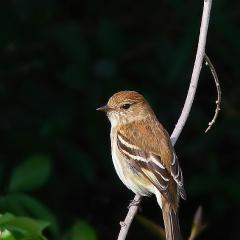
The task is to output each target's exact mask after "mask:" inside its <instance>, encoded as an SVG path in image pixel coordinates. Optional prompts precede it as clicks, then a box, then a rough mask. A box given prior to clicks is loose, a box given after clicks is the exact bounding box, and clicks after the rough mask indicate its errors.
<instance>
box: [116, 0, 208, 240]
mask: <svg viewBox="0 0 240 240" xmlns="http://www.w3.org/2000/svg"><path fill="white" fill-rule="evenodd" d="M211 6H212V0H204V5H203V14H202V21H201V27H200V34H199V40H198V48H197V53H196V58H195V62H194V67H193V72H192V77H191V82H190V85H189V89H188V93H187V97H186V100H185V103H184V106H183V109H182V113H181V115H180V117H179V119H178V122H177V124H176V126H175V128H174V130H173V133H172V134H171V141H172V144H173V145H175V143H176V142H177V140H178V138H179V136H180V134H181V132H182V130H183V127H184V125H185V123H186V121H187V119H188V116H189V113H190V110H191V107H192V103H193V100H194V97H195V93H196V89H197V85H198V79H199V75H200V72H201V69H202V63H203V58H204V56H205V46H206V39H207V32H208V25H209V18H210V12H211ZM134 200H136V201H138V202H139V201H140V200H141V197H140V196H139V195H136V196H135V198H134ZM137 210H138V206H136V205H133V206H130V208H129V211H128V213H127V216H126V218H125V220H124V222H121V229H120V232H119V235H118V240H125V239H126V236H127V233H128V230H129V228H130V226H131V223H132V221H133V219H134V216H135V215H136V213H137Z"/></svg>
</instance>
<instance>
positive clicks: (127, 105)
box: [122, 103, 131, 110]
mask: <svg viewBox="0 0 240 240" xmlns="http://www.w3.org/2000/svg"><path fill="white" fill-rule="evenodd" d="M130 106H131V105H130V104H129V103H125V104H123V105H122V108H123V109H125V110H126V109H129V108H130Z"/></svg>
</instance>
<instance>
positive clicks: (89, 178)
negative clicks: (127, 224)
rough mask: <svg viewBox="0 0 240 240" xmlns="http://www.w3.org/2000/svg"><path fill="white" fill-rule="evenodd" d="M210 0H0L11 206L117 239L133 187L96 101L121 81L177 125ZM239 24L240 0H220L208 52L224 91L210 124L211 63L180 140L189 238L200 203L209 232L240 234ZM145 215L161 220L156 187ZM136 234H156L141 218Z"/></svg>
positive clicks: (1, 88)
mask: <svg viewBox="0 0 240 240" xmlns="http://www.w3.org/2000/svg"><path fill="white" fill-rule="evenodd" d="M202 2H203V1H181V0H150V1H134V0H131V1H129V0H128V1H127V0H120V1H107V0H105V1H100V0H99V1H97V0H85V1H84V0H79V1H77V0H68V1H67V0H65V1H60V0H59V1H57V0H42V1H33V0H32V1H31V0H25V1H24V0H12V1H11V0H10V1H1V2H0V29H1V31H0V51H1V52H0V62H1V64H0V136H1V145H0V189H1V191H0V192H1V198H0V212H1V213H4V212H6V211H7V212H12V213H14V214H16V215H24V216H31V217H34V218H39V219H47V220H48V221H51V222H52V223H53V224H52V227H51V228H50V231H47V232H46V235H47V236H49V239H56V240H59V239H60V238H63V237H64V236H68V234H70V232H71V231H74V224H75V223H76V222H77V223H78V224H80V225H81V226H82V228H83V230H82V232H84V231H85V233H86V235H89V236H90V235H91V234H92V235H94V232H95V234H96V236H97V238H98V239H116V236H117V233H118V230H119V225H118V223H119V221H120V220H122V219H123V218H124V216H125V214H126V212H127V209H126V207H127V205H128V203H129V201H130V199H131V198H133V194H132V193H131V192H130V191H129V190H127V189H126V187H125V186H123V184H122V183H121V182H120V180H119V179H118V177H117V175H116V174H115V171H114V168H113V165H112V161H111V156H110V140H109V130H110V124H109V122H108V120H107V119H106V117H105V116H104V115H103V114H100V113H98V112H96V111H95V109H96V108H97V107H98V106H100V105H102V104H104V103H105V102H106V101H107V99H108V98H109V97H110V96H111V95H112V94H113V93H115V92H117V91H119V90H126V89H130V90H137V91H140V92H141V93H142V94H143V95H144V96H145V97H146V98H147V99H148V101H149V102H150V103H151V105H152V107H153V109H154V110H155V112H156V114H157V116H158V117H159V119H160V121H161V122H162V123H163V125H164V126H165V127H166V128H167V130H168V131H169V132H171V131H172V129H173V128H174V125H175V123H176V121H177V119H178V116H179V114H180V112H181V108H182V106H183V103H184V100H185V96H186V93H187V88H188V84H189V81H190V77H191V71H192V67H193V62H194V57H195V52H196V46H197V41H198V32H199V25H200V19H201V11H202ZM239 26H240V3H239V1H237V0H235V1H227V0H215V1H213V8H212V15H211V21H210V27H209V35H208V41H207V53H208V55H209V57H210V58H211V60H212V61H213V63H214V65H215V67H216V70H217V72H218V75H219V79H220V82H221V86H222V95H223V102H222V110H221V112H220V116H219V119H218V120H217V123H216V125H215V126H214V127H213V129H212V130H211V131H210V132H209V133H207V134H204V130H205V128H206V127H207V124H208V122H209V121H210V120H211V118H212V116H213V114H214V109H215V100H216V91H215V86H214V80H213V79H212V76H211V74H210V70H209V69H208V68H207V67H205V66H203V69H202V73H201V76H200V82H199V89H198V92H197V95H196V98H195V101H194V105H193V109H192V111H191V116H190V117H189V119H188V122H187V124H186V126H185V128H184V131H183V133H182V135H181V137H180V139H179V141H178V143H177V145H176V152H177V153H178V157H179V159H180V162H181V165H182V169H183V172H184V177H185V185H186V191H187V194H188V199H187V201H184V202H183V201H182V202H181V210H180V222H181V226H182V230H183V235H184V236H185V239H186V237H187V236H188V235H189V232H190V228H191V222H192V217H193V215H194V212H195V210H196V208H197V207H198V206H199V205H202V206H203V210H204V220H205V222H207V223H208V227H207V229H206V230H205V232H204V234H203V235H202V237H200V239H226V238H228V239H236V238H237V236H239V214H240V209H239V202H240V175H239V167H240V164H239V135H240V128H239V116H240V111H239V106H240V102H239V90H240V85H239V77H240V68H239V55H240V42H239V39H240V28H239ZM142 214H143V215H144V216H146V217H148V218H150V219H152V220H153V221H155V222H159V223H161V224H162V220H161V218H162V217H161V212H160V209H158V206H157V204H156V201H155V199H154V198H151V199H146V200H144V201H143V202H142ZM75 226H76V225H75ZM77 226H78V225H77ZM76 236H77V235H76ZM128 238H129V239H156V237H155V236H154V235H151V233H150V232H149V231H148V230H147V229H145V228H143V226H142V225H140V224H139V222H137V221H135V222H134V224H133V226H132V227H131V229H130V233H129V237H128ZM66 239H70V237H66ZM72 239H74V240H75V239H77V238H76V237H75V238H74V237H72ZM81 239H85V238H81ZM86 239H94V237H93V238H87V237H86Z"/></svg>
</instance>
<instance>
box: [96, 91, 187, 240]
mask: <svg viewBox="0 0 240 240" xmlns="http://www.w3.org/2000/svg"><path fill="white" fill-rule="evenodd" d="M99 110H104V111H106V112H107V116H108V118H109V120H110V122H111V125H112V127H111V146H112V157H113V163H114V166H115V169H116V171H117V173H118V175H119V177H120V179H121V180H122V182H123V183H124V184H125V185H126V186H127V187H128V188H129V189H131V190H132V191H133V192H134V193H136V194H139V195H142V196H146V195H151V194H155V195H156V197H157V201H158V203H159V205H160V207H161V208H162V212H163V219H164V224H165V231H166V239H167V240H179V239H181V234H180V228H179V223H178V216H177V210H178V202H179V196H181V197H182V198H184V199H185V198H186V195H185V191H184V187H183V177H182V172H181V169H180V166H179V162H178V159H177V157H176V154H175V152H174V149H173V147H172V144H171V141H170V137H169V135H168V133H167V131H166V130H165V129H164V128H163V126H162V125H161V123H159V121H158V120H157V118H156V116H155V114H154V112H153V110H152V108H151V107H150V105H149V104H148V102H147V101H146V100H145V98H144V97H143V96H142V95H141V94H139V93H137V92H135V91H122V92H118V93H116V94H114V95H113V96H112V97H111V98H110V99H109V101H108V104H107V105H106V106H104V107H102V108H100V109H99Z"/></svg>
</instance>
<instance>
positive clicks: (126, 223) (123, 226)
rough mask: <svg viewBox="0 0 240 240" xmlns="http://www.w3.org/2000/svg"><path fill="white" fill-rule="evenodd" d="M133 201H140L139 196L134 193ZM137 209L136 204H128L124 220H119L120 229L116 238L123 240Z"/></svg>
mask: <svg viewBox="0 0 240 240" xmlns="http://www.w3.org/2000/svg"><path fill="white" fill-rule="evenodd" d="M133 201H136V202H140V201H141V196H140V195H137V194H136V195H135V197H134V200H133ZM137 210H138V206H137V205H131V206H129V210H128V213H127V216H126V218H125V220H124V222H120V225H121V230H120V232H119V235H118V240H123V239H125V238H126V236H127V233H128V229H129V228H130V226H131V223H132V221H133V218H134V217H135V215H136V213H137Z"/></svg>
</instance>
